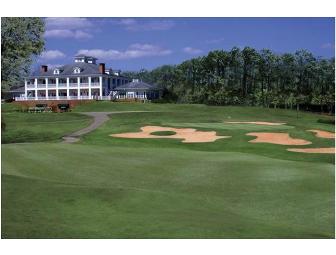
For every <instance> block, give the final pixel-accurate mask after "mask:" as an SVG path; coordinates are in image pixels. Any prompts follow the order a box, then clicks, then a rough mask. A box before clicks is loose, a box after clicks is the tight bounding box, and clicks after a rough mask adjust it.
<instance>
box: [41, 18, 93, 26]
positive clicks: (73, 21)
mask: <svg viewBox="0 0 336 255" xmlns="http://www.w3.org/2000/svg"><path fill="white" fill-rule="evenodd" d="M45 21H46V26H47V28H48V29H49V28H53V29H84V28H91V27H93V23H92V22H91V21H90V20H89V19H87V18H46V19H45Z"/></svg>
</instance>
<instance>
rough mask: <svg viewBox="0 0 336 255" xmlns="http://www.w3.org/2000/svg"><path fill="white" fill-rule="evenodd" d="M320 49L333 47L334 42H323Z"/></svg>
mask: <svg viewBox="0 0 336 255" xmlns="http://www.w3.org/2000/svg"><path fill="white" fill-rule="evenodd" d="M321 48H322V49H335V44H332V43H324V44H322V45H321Z"/></svg>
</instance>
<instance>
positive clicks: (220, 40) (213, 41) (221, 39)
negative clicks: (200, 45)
mask: <svg viewBox="0 0 336 255" xmlns="http://www.w3.org/2000/svg"><path fill="white" fill-rule="evenodd" d="M224 41H225V39H224V38H217V39H211V40H206V41H205V43H208V44H216V43H221V42H224Z"/></svg>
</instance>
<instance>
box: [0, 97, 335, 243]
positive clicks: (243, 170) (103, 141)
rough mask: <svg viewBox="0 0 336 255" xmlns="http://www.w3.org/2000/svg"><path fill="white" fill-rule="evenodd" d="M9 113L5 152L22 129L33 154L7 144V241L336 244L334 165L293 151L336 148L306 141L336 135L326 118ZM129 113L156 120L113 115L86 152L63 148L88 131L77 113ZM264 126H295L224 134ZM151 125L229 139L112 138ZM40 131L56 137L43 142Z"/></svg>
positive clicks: (83, 144)
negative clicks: (258, 139) (260, 137)
mask: <svg viewBox="0 0 336 255" xmlns="http://www.w3.org/2000/svg"><path fill="white" fill-rule="evenodd" d="M2 108H3V109H2V111H3V115H4V120H5V122H6V131H5V132H4V133H3V134H2V139H3V140H2V142H3V143H4V142H6V143H12V142H17V141H16V140H15V139H14V138H15V134H16V133H18V132H20V130H29V132H30V133H31V134H34V135H32V136H27V138H26V139H27V140H25V136H22V138H21V139H22V140H20V142H30V143H22V144H18V143H12V144H3V145H2V162H1V164H2V238H334V173H335V172H334V162H335V160H334V155H330V154H304V153H294V152H288V151H286V149H287V148H294V147H300V148H301V147H302V148H311V147H331V146H334V141H333V140H332V139H323V138H317V137H315V136H314V134H313V133H310V132H307V131H306V130H307V129H322V130H326V131H333V130H334V125H331V124H326V123H321V122H320V121H319V120H320V119H324V120H327V119H330V117H328V116H321V115H317V114H310V113H304V112H300V113H299V117H298V118H297V115H296V112H295V111H290V110H280V109H262V108H256V107H210V106H204V105H175V104H123V103H111V102H94V103H92V104H86V105H81V106H78V107H77V108H76V109H74V111H73V112H71V113H62V114H55V113H50V114H28V113H21V112H17V111H16V109H14V108H13V107H12V106H7V105H6V106H3V107H2ZM130 110H142V111H144V110H146V111H152V112H143V113H120V114H113V115H111V119H110V120H109V121H108V122H106V123H105V124H103V125H102V126H101V127H99V128H98V129H96V130H95V131H93V132H91V133H89V134H87V135H85V136H84V137H82V139H81V141H80V142H78V143H76V144H64V143H60V142H59V141H60V138H61V137H62V136H63V135H65V134H68V133H69V132H72V131H75V130H77V129H80V128H82V127H85V126H86V125H88V124H89V123H90V121H91V120H90V119H89V118H88V117H86V116H84V115H81V114H79V113H80V112H85V111H111V112H113V111H130ZM256 120H257V121H271V122H272V121H274V122H286V123H287V124H286V125H284V126H257V125H243V124H230V125H229V124H227V123H225V122H226V121H256ZM145 125H162V126H171V127H193V128H196V129H197V130H214V131H216V132H217V134H218V135H228V136H232V137H231V138H228V139H219V140H217V141H216V142H213V143H202V144H200V143H194V144H187V143H181V141H180V140H176V139H125V138H114V137H111V136H109V135H110V134H114V133H124V132H137V131H139V130H140V127H142V126H145ZM253 131H256V132H259V131H260V132H264V131H265V132H288V133H290V135H291V136H292V137H295V138H303V139H306V140H309V141H311V142H312V144H310V145H305V146H283V145H274V144H252V143H248V141H249V140H252V139H253V138H254V137H251V136H246V135H245V134H246V133H248V132H253ZM7 132H8V133H9V134H6V133H7ZM40 132H42V133H45V134H48V135H45V136H44V137H45V138H44V139H43V140H41V139H40V138H39V136H38V134H39V133H40ZM164 134H165V133H163V134H161V135H164ZM166 135H168V134H166ZM4 138H5V139H7V140H5V141H4Z"/></svg>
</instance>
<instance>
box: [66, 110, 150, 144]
mask: <svg viewBox="0 0 336 255" xmlns="http://www.w3.org/2000/svg"><path fill="white" fill-rule="evenodd" d="M132 112H134V113H135V112H153V111H120V112H79V113H80V114H85V115H88V116H90V117H93V122H92V123H91V124H90V126H88V127H86V128H83V129H80V130H78V131H76V132H74V133H71V134H69V135H66V136H63V137H62V138H63V143H75V142H78V141H79V138H80V136H82V135H85V134H87V133H90V132H91V131H93V130H95V129H96V128H98V127H100V126H101V125H102V124H104V123H105V122H106V121H108V120H109V119H110V117H109V114H119V113H132Z"/></svg>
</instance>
